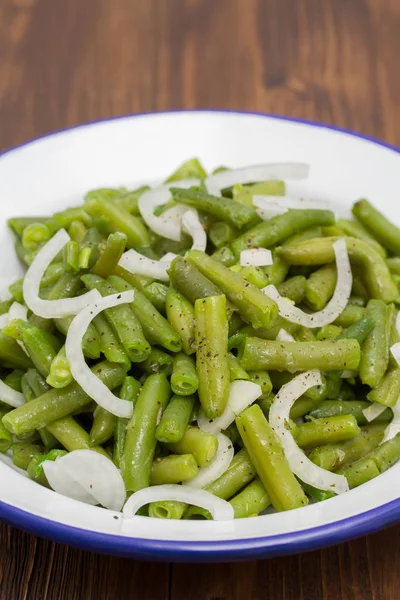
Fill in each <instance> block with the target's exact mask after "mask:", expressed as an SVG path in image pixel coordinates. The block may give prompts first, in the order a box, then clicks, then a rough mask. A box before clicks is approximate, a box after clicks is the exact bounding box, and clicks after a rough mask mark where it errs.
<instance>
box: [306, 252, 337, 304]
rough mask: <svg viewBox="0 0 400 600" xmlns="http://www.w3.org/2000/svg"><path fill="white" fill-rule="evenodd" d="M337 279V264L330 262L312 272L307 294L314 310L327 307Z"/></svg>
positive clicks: (308, 281) (307, 285)
mask: <svg viewBox="0 0 400 600" xmlns="http://www.w3.org/2000/svg"><path fill="white" fill-rule="evenodd" d="M336 281H337V270H336V265H335V264H333V263H330V264H328V265H325V266H324V267H321V268H320V269H318V270H317V271H314V273H311V275H310V277H309V278H308V279H307V284H306V290H305V296H306V298H307V302H308V304H309V305H310V306H311V308H312V309H313V310H316V311H319V310H322V309H323V308H325V306H326V305H327V304H328V302H329V300H330V299H331V298H332V296H333V292H334V291H335V287H336Z"/></svg>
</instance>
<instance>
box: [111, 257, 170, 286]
mask: <svg viewBox="0 0 400 600" xmlns="http://www.w3.org/2000/svg"><path fill="white" fill-rule="evenodd" d="M174 258H175V256H174ZM172 260H173V259H171V261H172ZM171 261H168V260H151V258H147V256H143V254H139V252H136V250H128V251H127V252H124V254H123V255H122V256H121V258H120V259H119V263H118V264H119V266H120V267H123V268H124V269H126V270H127V271H129V272H130V273H135V274H136V275H147V276H148V277H154V279H158V280H159V281H169V277H168V273H167V269H169V266H170V264H171Z"/></svg>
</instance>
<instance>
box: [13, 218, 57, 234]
mask: <svg viewBox="0 0 400 600" xmlns="http://www.w3.org/2000/svg"><path fill="white" fill-rule="evenodd" d="M46 219H47V217H14V218H12V219H8V221H7V225H8V226H9V228H10V229H11V230H12V231H13V232H14V233H15V235H16V236H17V237H19V238H21V237H22V234H23V233H24V229H25V228H26V227H27V226H28V225H32V224H35V223H45V221H46Z"/></svg>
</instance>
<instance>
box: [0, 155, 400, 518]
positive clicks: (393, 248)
mask: <svg viewBox="0 0 400 600" xmlns="http://www.w3.org/2000/svg"><path fill="white" fill-rule="evenodd" d="M308 171H309V167H308V165H306V164H302V163H277V164H261V165H255V166H249V167H243V168H238V169H228V168H226V167H220V168H218V169H216V170H215V171H214V172H213V173H211V174H207V173H206V171H205V170H204V168H203V166H202V165H201V164H200V162H199V161H198V160H197V159H191V160H189V161H187V162H185V163H184V164H182V165H181V166H180V167H179V168H178V169H177V170H176V171H175V172H174V173H173V174H172V175H171V176H170V177H169V178H168V179H167V180H166V181H165V182H164V183H163V184H161V185H159V186H156V187H149V186H142V187H140V188H138V189H135V190H129V189H126V188H124V187H121V188H101V189H95V190H92V191H89V192H88V193H87V194H86V196H85V197H84V200H83V202H82V204H81V205H80V206H75V207H72V208H71V207H70V208H66V209H65V210H63V211H61V212H57V213H55V214H53V215H45V216H40V217H37V216H33V217H31V216H26V217H25V216H24V217H15V218H12V219H9V221H8V226H9V228H10V229H11V230H12V232H13V234H14V235H15V251H16V253H17V256H18V258H19V259H20V261H21V263H22V264H23V265H25V266H26V273H25V276H24V277H23V279H19V280H16V281H14V282H13V283H12V284H11V285H10V287H9V290H8V291H9V294H8V296H7V297H4V298H3V299H2V300H1V301H0V329H1V331H0V369H1V372H0V377H1V379H0V412H1V415H0V417H1V418H0V451H1V452H3V453H7V454H8V455H9V456H11V457H12V460H13V463H14V465H15V466H16V467H18V468H19V469H22V470H24V472H26V474H27V476H28V477H30V478H31V479H32V480H34V481H35V482H37V483H39V484H40V485H42V486H46V487H47V488H51V489H53V490H54V491H56V492H58V493H60V494H64V495H66V496H68V497H70V498H73V499H75V500H78V501H81V502H86V503H89V504H93V505H100V506H102V507H104V508H107V509H110V510H113V511H122V512H123V515H124V517H125V518H130V517H133V515H135V514H137V515H140V516H150V517H154V518H161V519H216V520H226V519H232V518H243V517H250V516H255V515H259V514H260V513H262V512H263V511H265V510H266V509H268V508H269V507H272V508H274V509H275V510H277V511H283V510H290V509H293V508H299V507H302V506H305V505H306V504H308V503H309V502H310V501H322V500H326V499H329V498H332V497H334V496H336V495H339V494H342V493H346V492H348V491H349V490H351V489H352V488H355V487H357V486H359V485H361V484H363V483H366V482H368V481H370V480H371V479H373V478H375V477H377V476H378V475H379V474H380V473H382V472H383V471H385V470H387V469H388V468H389V467H390V466H392V465H393V464H394V463H395V462H396V461H397V460H398V459H399V457H400V400H399V398H400V367H399V363H400V317H399V313H398V308H397V307H398V305H399V303H400V292H399V286H400V229H398V228H397V227H396V226H395V225H393V224H392V223H390V222H389V221H388V220H387V219H386V217H385V216H384V215H382V214H381V213H380V212H379V211H378V210H377V209H376V208H375V207H374V206H373V205H372V204H371V203H370V202H369V201H368V200H364V199H363V200H359V201H358V202H356V203H355V204H354V206H353V208H352V214H353V217H351V216H350V215H348V216H349V218H343V217H342V216H338V215H337V214H336V212H335V211H336V207H335V206H332V205H330V204H329V203H327V202H322V201H318V200H315V199H312V198H310V199H308V198H296V197H291V196H287V195H286V182H287V181H290V180H299V179H305V178H307V176H308Z"/></svg>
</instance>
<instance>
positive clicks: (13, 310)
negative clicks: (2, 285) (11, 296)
mask: <svg viewBox="0 0 400 600" xmlns="http://www.w3.org/2000/svg"><path fill="white" fill-rule="evenodd" d="M8 317H9V319H10V321H13V320H14V319H21V320H22V321H26V320H27V318H28V309H27V308H26V306H24V305H23V304H20V303H19V302H13V303H12V304H11V306H10V310H9V311H8Z"/></svg>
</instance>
